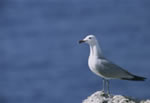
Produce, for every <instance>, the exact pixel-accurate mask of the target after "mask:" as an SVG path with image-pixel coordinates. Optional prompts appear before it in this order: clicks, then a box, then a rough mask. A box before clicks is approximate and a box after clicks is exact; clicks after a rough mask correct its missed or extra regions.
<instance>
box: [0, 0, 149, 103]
mask: <svg viewBox="0 0 150 103" xmlns="http://www.w3.org/2000/svg"><path fill="white" fill-rule="evenodd" d="M89 34H93V35H95V36H96V37H97V39H98V41H99V44H100V46H101V48H102V51H103V54H104V56H105V57H106V58H107V59H109V60H110V61H112V62H114V63H115V64H117V65H119V66H121V67H122V68H124V69H126V70H127V71H129V72H131V73H133V74H135V75H139V76H143V77H146V78H147V80H146V81H144V82H135V81H125V80H124V81H123V80H110V91H111V94H114V95H117V94H119V95H125V96H131V97H134V98H139V99H149V98H150V80H149V78H150V1H149V0H0V103H82V101H83V100H84V99H86V98H87V97H88V96H90V95H91V94H92V93H94V92H96V91H99V90H101V89H102V79H101V78H100V77H98V76H96V75H95V74H93V73H92V72H91V71H90V69H89V67H88V56H89V47H88V45H87V44H81V45H79V44H78V41H79V40H82V39H83V38H84V37H85V36H87V35H89Z"/></svg>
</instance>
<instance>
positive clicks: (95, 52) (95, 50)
mask: <svg viewBox="0 0 150 103" xmlns="http://www.w3.org/2000/svg"><path fill="white" fill-rule="evenodd" d="M90 57H97V58H104V57H103V54H102V51H101V48H100V46H99V44H98V42H97V41H96V42H95V43H93V44H90Z"/></svg>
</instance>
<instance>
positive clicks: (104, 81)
mask: <svg viewBox="0 0 150 103" xmlns="http://www.w3.org/2000/svg"><path fill="white" fill-rule="evenodd" d="M105 86H106V80H105V79H104V78H103V89H102V91H103V92H104V93H105Z"/></svg>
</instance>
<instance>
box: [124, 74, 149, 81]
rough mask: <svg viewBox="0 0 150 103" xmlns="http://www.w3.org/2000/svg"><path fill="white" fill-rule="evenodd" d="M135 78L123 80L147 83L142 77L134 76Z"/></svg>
mask: <svg viewBox="0 0 150 103" xmlns="http://www.w3.org/2000/svg"><path fill="white" fill-rule="evenodd" d="M132 76H133V78H121V79H123V80H132V81H145V79H146V78H145V77H140V76H136V75H132Z"/></svg>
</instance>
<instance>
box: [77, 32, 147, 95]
mask: <svg viewBox="0 0 150 103" xmlns="http://www.w3.org/2000/svg"><path fill="white" fill-rule="evenodd" d="M79 43H80V44H81V43H87V44H89V47H90V55H89V58H88V66H89V68H90V70H91V71H92V72H94V73H95V74H96V75H98V76H100V77H101V78H102V80H103V89H102V91H103V92H104V93H105V89H106V92H107V94H109V93H110V91H109V80H110V79H120V80H131V81H144V80H145V79H146V78H145V77H141V76H136V75H134V74H131V73H129V72H128V71H127V70H124V69H122V68H121V67H120V66H118V65H116V64H114V63H113V62H111V61H109V60H108V59H106V58H105V57H104V56H103V54H102V50H101V48H100V46H99V43H98V41H97V39H96V37H95V36H94V35H88V36H86V37H85V38H84V39H83V40H80V41H79ZM105 87H107V88H105Z"/></svg>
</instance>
